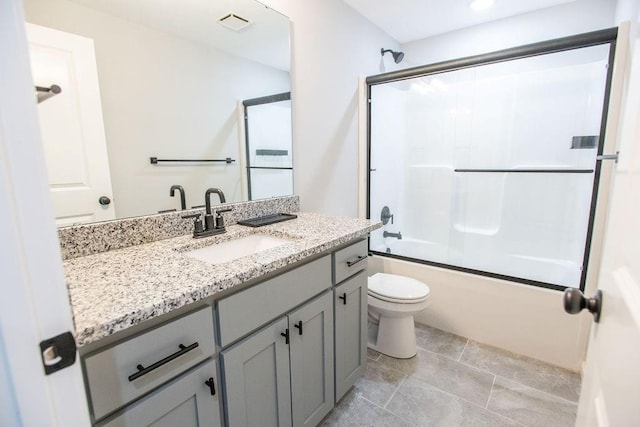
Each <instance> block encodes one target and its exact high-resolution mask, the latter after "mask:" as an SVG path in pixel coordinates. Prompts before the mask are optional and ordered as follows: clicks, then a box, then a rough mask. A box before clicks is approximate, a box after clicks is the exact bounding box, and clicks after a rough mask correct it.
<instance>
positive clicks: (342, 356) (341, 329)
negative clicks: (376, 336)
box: [334, 270, 367, 402]
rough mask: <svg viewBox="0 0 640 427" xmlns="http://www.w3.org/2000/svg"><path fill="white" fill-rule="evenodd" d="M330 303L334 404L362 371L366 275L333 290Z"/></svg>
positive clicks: (365, 325) (364, 353)
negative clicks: (332, 335)
mask: <svg viewBox="0 0 640 427" xmlns="http://www.w3.org/2000/svg"><path fill="white" fill-rule="evenodd" d="M334 303H335V323H336V327H335V354H336V366H335V382H336V386H335V390H336V395H335V400H336V402H337V401H338V400H340V398H342V396H344V394H345V393H346V392H347V391H348V390H349V388H351V386H353V384H355V382H356V381H357V380H358V379H359V378H360V377H361V376H362V375H364V370H365V369H366V362H367V340H366V338H367V337H366V332H367V331H366V328H367V271H366V270H363V271H361V272H360V273H358V274H357V275H355V276H353V277H352V278H350V279H348V280H347V281H345V282H343V283H342V284H340V285H338V286H336V288H335V290H334Z"/></svg>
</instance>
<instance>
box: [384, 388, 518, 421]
mask: <svg viewBox="0 0 640 427" xmlns="http://www.w3.org/2000/svg"><path fill="white" fill-rule="evenodd" d="M495 377H496V376H494V382H495ZM403 384H404V381H403ZM427 384H429V387H432V388H433V389H435V390H437V391H439V392H441V393H443V394H445V395H447V396H450V397H453V398H454V399H458V400H460V401H462V402H466V403H468V404H470V405H473V406H475V407H476V408H478V409H481V410H483V411H487V412H489V413H490V414H493V415H496V416H498V417H500V418H503V419H505V420H508V421H511V422H513V423H515V424H517V425H519V426H522V427H528V426H526V425H524V424H522V423H520V422H518V421H516V420H512V419H511V418H509V417H506V416H504V415H502V414H499V413H497V412H494V411H492V410H491V409H487V408H483V407H482V406H481V405H478V404H477V403H474V402H471V401H469V400H467V399H465V398H463V397H460V396H458V395H457V394H453V393H451V392H449V391H446V390H443V389H441V388H439V387H436V386H435V385H433V384H431V383H427ZM492 389H493V385H492ZM387 411H388V412H391V413H392V414H394V415H396V416H399V415H397V414H396V413H395V412H392V411H389V410H388V409H387ZM400 418H402V417H400ZM403 419H404V418H403Z"/></svg>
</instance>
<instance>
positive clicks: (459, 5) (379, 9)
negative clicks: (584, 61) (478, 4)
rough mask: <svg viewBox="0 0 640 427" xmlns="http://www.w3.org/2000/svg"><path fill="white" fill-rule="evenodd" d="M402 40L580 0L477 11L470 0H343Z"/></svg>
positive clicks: (512, 2) (518, 0)
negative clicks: (471, 5)
mask: <svg viewBox="0 0 640 427" xmlns="http://www.w3.org/2000/svg"><path fill="white" fill-rule="evenodd" d="M343 1H344V2H345V3H347V4H348V5H349V6H351V7H352V8H354V9H355V10H356V11H357V12H358V13H360V14H361V15H362V16H364V17H365V18H367V19H368V20H369V21H371V22H372V23H373V24H375V25H376V26H377V27H379V28H380V29H382V30H383V31H384V32H385V33H387V34H389V35H390V36H391V37H393V38H394V39H395V40H396V41H397V42H399V43H407V42H411V41H414V40H420V39H424V38H426V37H431V36H434V35H437V34H443V33H447V32H449V31H454V30H459V29H461V28H466V27H471V26H474V25H478V24H482V23H485V22H489V21H494V20H496V19H502V18H507V17H509V16H514V15H520V14H523V13H527V12H533V11H535V10H539V9H544V8H547V7H551V6H557V5H560V4H564V3H571V2H573V1H577V0H495V4H494V5H493V6H492V7H491V8H490V9H487V10H484V11H475V10H473V9H471V8H470V7H469V3H470V0H394V1H389V0H343Z"/></svg>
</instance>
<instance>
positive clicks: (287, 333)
mask: <svg viewBox="0 0 640 427" xmlns="http://www.w3.org/2000/svg"><path fill="white" fill-rule="evenodd" d="M280 335H282V336H283V337H284V343H285V344H289V328H287V329H286V330H285V331H284V332H281V333H280Z"/></svg>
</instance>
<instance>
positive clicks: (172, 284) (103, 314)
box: [64, 213, 382, 346]
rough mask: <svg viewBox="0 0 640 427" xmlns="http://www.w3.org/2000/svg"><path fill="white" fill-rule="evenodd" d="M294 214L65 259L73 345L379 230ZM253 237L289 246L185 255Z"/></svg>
mask: <svg viewBox="0 0 640 427" xmlns="http://www.w3.org/2000/svg"><path fill="white" fill-rule="evenodd" d="M297 215H298V218H297V219H294V220H290V221H285V222H280V223H277V224H272V225H268V226H265V227H259V228H250V227H244V226H241V225H233V226H229V227H227V228H228V231H227V233H225V234H222V235H218V236H212V237H208V238H205V239H198V240H195V239H193V238H192V237H191V235H186V236H180V237H175V238H171V239H166V240H159V241H156V242H153V243H148V244H144V245H139V246H133V247H128V248H123V249H119V250H111V251H108V252H102V253H98V254H93V255H89V256H84V257H78V258H73V259H68V260H66V261H65V262H64V269H65V275H66V281H67V286H68V288H69V296H70V299H71V306H72V309H73V317H74V323H75V329H76V331H75V332H76V342H77V343H78V346H83V345H86V344H88V343H91V342H94V341H96V340H99V339H100V338H103V337H106V336H109V335H111V334H114V333H116V332H118V331H121V330H123V329H126V328H127V327H130V326H133V325H136V324H139V323H141V322H143V321H145V320H147V319H151V318H154V317H157V316H160V315H162V314H164V313H168V312H170V311H172V310H175V309H177V308H180V307H182V306H185V305H187V304H189V303H192V302H195V301H198V300H201V299H203V298H206V297H209V296H211V295H215V294H216V293H218V292H220V291H222V290H225V289H228V288H231V287H233V286H237V285H240V284H242V283H244V282H246V281H247V280H251V279H254V278H259V277H260V276H262V275H265V274H267V273H271V272H273V271H275V270H277V269H279V268H281V267H285V266H287V265H289V264H291V263H294V262H296V261H301V260H304V259H306V258H309V257H312V256H313V255H316V254H319V253H321V252H324V251H326V250H329V249H331V248H333V247H336V246H338V245H341V244H343V243H347V242H349V241H350V240H353V239H355V238H358V237H364V236H366V235H367V233H369V232H370V231H372V230H374V229H376V228H379V227H381V225H382V224H381V223H380V222H376V221H371V220H365V219H358V218H347V217H329V216H325V215H318V214H310V213H297ZM255 233H258V234H270V235H274V236H277V237H284V238H288V239H291V240H292V241H291V243H287V244H284V245H282V246H278V247H275V248H272V249H268V250H266V251H263V252H259V253H257V254H254V255H251V256H248V257H245V258H240V259H237V260H235V261H230V262H228V263H225V264H219V265H211V264H208V263H206V262H203V261H199V260H196V259H193V258H191V257H189V256H187V255H184V254H183V253H182V251H185V250H187V251H188V250H191V249H195V248H197V247H201V246H202V245H204V244H206V243H208V242H212V243H213V242H222V241H225V240H231V239H235V238H238V237H242V236H245V235H249V234H255Z"/></svg>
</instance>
